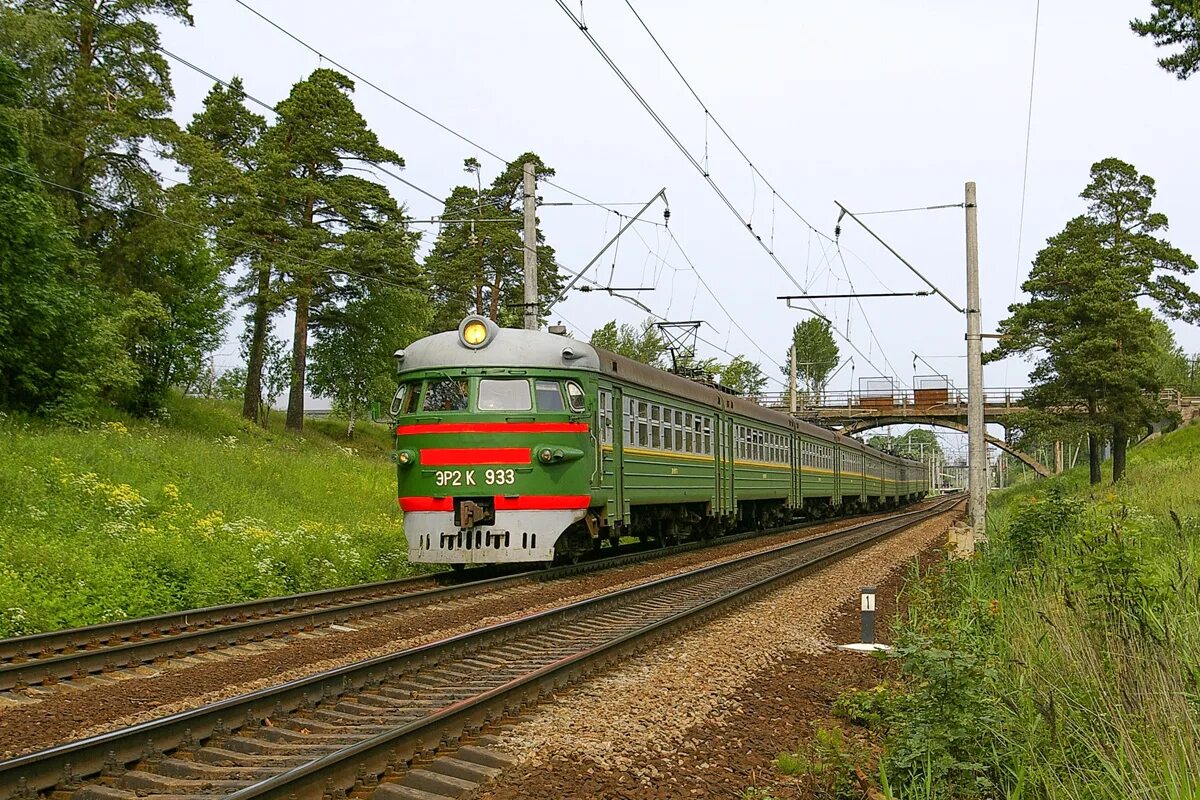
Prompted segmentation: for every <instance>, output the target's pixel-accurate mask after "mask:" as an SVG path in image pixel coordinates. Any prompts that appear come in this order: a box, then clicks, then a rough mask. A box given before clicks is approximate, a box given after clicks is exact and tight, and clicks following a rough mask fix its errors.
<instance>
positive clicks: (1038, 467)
mask: <svg viewBox="0 0 1200 800" xmlns="http://www.w3.org/2000/svg"><path fill="white" fill-rule="evenodd" d="M868 380H871V381H874V382H875V383H874V384H873V385H872V384H868V385H866V386H864V387H863V388H861V389H859V390H858V391H843V392H826V393H825V394H824V395H822V396H821V398H820V400H819V402H815V403H814V402H805V403H802V404H801V405H800V406H799V407H798V408H797V410H796V412H795V416H797V417H798V418H800V419H803V420H807V421H809V422H814V423H817V424H819V425H823V426H825V427H834V428H838V429H839V430H840V431H841V432H842V433H846V434H854V433H862V432H863V431H868V430H871V429H873V428H882V427H884V426H887V425H935V426H938V427H942V428H949V429H950V430H954V431H959V432H961V433H966V431H967V392H966V390H965V389H958V388H955V387H953V386H949V385H948V384H947V383H946V382H945V381H944V379H933V380H930V379H926V378H921V377H918V378H916V379H915V380H914V385H915V386H916V387H917V388H915V389H899V388H896V387H895V385H894V383H893V382H892V381H891V380H890V379H886V378H884V379H868ZM931 384H932V385H931ZM1025 392H1026V388H1024V387H1006V388H985V389H984V390H983V415H984V421H985V422H987V423H989V424H996V425H1000V426H1002V427H1003V428H1004V438H1003V439H1000V438H997V437H995V436H991V435H990V434H989V435H988V436H987V440H988V443H989V444H992V445H995V446H996V447H998V448H1000V449H1001V450H1003V451H1004V452H1006V453H1008V454H1010V455H1012V456H1013V457H1014V458H1017V459H1018V460H1020V461H1021V462H1022V463H1024V464H1025V465H1027V466H1028V467H1029V468H1030V469H1032V470H1034V472H1036V473H1037V474H1038V475H1041V476H1042V477H1046V476H1049V475H1051V474H1057V473H1059V472H1062V469H1063V463H1062V462H1063V459H1062V448H1061V446H1058V447H1056V448H1055V459H1054V460H1055V463H1054V464H1053V465H1052V467H1053V468H1051V467H1050V466H1047V465H1045V464H1042V463H1041V462H1040V461H1038V460H1037V459H1036V458H1034V457H1033V456H1031V455H1030V454H1028V453H1025V452H1022V451H1021V450H1018V449H1017V448H1016V447H1015V446H1013V444H1012V443H1011V442H1010V441H1009V434H1008V430H1009V428H1010V427H1011V424H1012V422H1013V421H1014V417H1015V415H1017V414H1020V413H1022V412H1025V411H1028V410H1029V407H1028V406H1026V405H1025V404H1024V403H1023V401H1022V398H1023V396H1024V394H1025ZM1161 399H1162V400H1163V402H1164V404H1165V405H1166V407H1167V409H1168V410H1169V411H1174V412H1177V413H1179V414H1180V416H1181V417H1183V421H1184V423H1185V424H1186V423H1188V422H1190V421H1191V420H1192V419H1194V418H1200V398H1189V397H1182V396H1181V395H1180V393H1179V392H1178V391H1176V390H1174V389H1167V390H1164V391H1163V393H1162V396H1161ZM759 403H761V404H762V405H766V406H770V407H772V408H778V409H780V410H785V409H787V408H788V407H789V397H788V395H787V394H786V393H782V392H781V393H776V394H770V395H763V396H761V397H759Z"/></svg>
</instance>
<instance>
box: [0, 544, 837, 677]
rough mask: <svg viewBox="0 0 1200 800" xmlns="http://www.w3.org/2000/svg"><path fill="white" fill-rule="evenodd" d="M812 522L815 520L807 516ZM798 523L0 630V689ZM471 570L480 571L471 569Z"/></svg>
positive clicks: (220, 646)
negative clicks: (34, 630)
mask: <svg viewBox="0 0 1200 800" xmlns="http://www.w3.org/2000/svg"><path fill="white" fill-rule="evenodd" d="M814 524H821V523H809V525H814ZM798 527H800V528H803V527H808V525H803V526H796V525H788V526H784V527H780V528H774V529H771V530H767V531H751V532H747V533H742V534H736V535H733V536H725V537H721V538H720V539H717V540H713V541H711V542H688V543H685V544H680V545H674V546H671V547H666V548H654V549H632V550H631V551H630V552H625V553H620V554H618V555H615V556H611V557H608V558H603V559H598V560H594V561H585V562H581V563H579V564H572V565H565V566H559V567H552V568H550V569H538V570H531V571H523V572H515V573H513V572H510V573H508V574H497V570H492V569H488V568H479V569H476V570H467V571H465V572H457V573H456V572H438V573H431V574H429V575H420V576H415V577H411V578H401V579H398V580H393V581H383V582H380V583H373V584H361V585H358V586H349V587H345V588H338V589H326V590H322V591H316V592H308V593H305V594H298V595H289V596H286V597H274V598H268V599H264V600H253V601H250V602H246V603H235V604H230V605H223V606H214V607H211V608H202V609H193V610H190V611H180V612H174V613H170V614H162V615H158V616H153V617H143V618H139V619H132V620H122V621H118V622H110V623H105V624H101V625H94V626H89V627H86V628H74V629H71V630H64V631H53V632H50V633H42V634H34V635H31V636H21V637H16V638H12V639H3V640H0V692H4V691H11V690H20V689H24V688H27V687H29V686H38V685H41V686H49V685H53V684H56V683H58V682H60V681H69V680H75V679H79V678H82V677H86V676H89V675H95V674H102V673H106V672H113V671H115V670H119V669H132V668H136V667H141V666H143V665H146V664H153V663H156V662H162V661H165V660H168V659H177V658H183V657H187V656H190V655H193V654H196V653H203V652H209V651H213V650H219V649H223V648H227V647H233V646H237V645H243V644H247V643H249V642H261V641H265V640H268V639H277V638H279V637H283V636H288V635H291V634H295V633H299V632H302V631H312V630H315V629H317V628H321V627H326V626H329V625H337V624H342V623H347V622H350V621H352V620H355V619H362V618H369V617H373V616H377V615H380V614H387V613H392V612H396V611H400V610H405V609H411V608H418V607H420V606H423V605H428V604H432V603H441V602H445V601H447V600H451V599H454V598H457V597H461V596H464V595H467V594H474V593H478V592H486V591H495V590H499V589H504V588H507V587H509V586H514V585H517V584H520V583H525V582H529V581H534V580H542V581H545V580H554V579H557V578H563V577H570V576H573V575H577V574H580V573H583V572H590V571H596V570H602V569H610V568H613V567H619V566H624V565H627V564H633V563H636V562H639V561H645V560H649V559H653V558H660V557H665V556H670V555H674V554H677V553H682V552H687V551H690V550H696V549H699V548H702V547H706V546H713V545H721V544H730V543H733V542H737V541H740V540H743V539H747V538H752V537H756V536H763V535H769V534H771V533H778V532H781V531H787V530H794V529H797V528H798ZM473 573H474V574H473ZM479 574H482V575H484V576H487V577H483V578H480V577H479Z"/></svg>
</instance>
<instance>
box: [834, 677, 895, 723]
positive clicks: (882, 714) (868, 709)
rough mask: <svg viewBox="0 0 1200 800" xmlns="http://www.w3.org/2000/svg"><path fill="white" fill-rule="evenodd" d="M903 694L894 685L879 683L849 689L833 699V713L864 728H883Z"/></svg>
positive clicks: (892, 716)
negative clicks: (873, 685) (865, 688)
mask: <svg viewBox="0 0 1200 800" xmlns="http://www.w3.org/2000/svg"><path fill="white" fill-rule="evenodd" d="M902 700H903V696H902V695H901V693H900V692H899V691H898V690H897V689H896V688H894V687H891V686H887V685H884V684H880V685H879V686H876V687H875V688H873V689H867V690H862V689H851V690H850V691H847V692H842V693H841V694H839V695H838V696H837V699H836V700H834V701H833V713H834V715H835V716H839V717H841V718H842V719H845V720H847V721H849V722H853V723H854V724H855V725H862V726H863V727H864V728H872V729H874V730H884V729H886V728H887V726H888V725H889V724H890V722H891V720H892V719H893V718H894V717H895V715H896V711H897V709H898V706H899V704H900V703H901V702H902Z"/></svg>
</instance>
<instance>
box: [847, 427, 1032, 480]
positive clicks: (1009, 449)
mask: <svg viewBox="0 0 1200 800" xmlns="http://www.w3.org/2000/svg"><path fill="white" fill-rule="evenodd" d="M887 425H936V426H938V427H939V428H949V429H950V430H954V431H958V432H959V433H966V432H967V426H966V424H965V423H962V422H959V421H957V420H955V419H947V418H945V417H924V418H919V417H912V416H904V417H865V418H862V419H856V420H850V421H848V422H847V423H846V424H845V425H843V426H842V428H841V433H844V434H847V435H849V434H852V433H862V432H863V431H869V430H873V429H874V428H882V427H884V426H887ZM987 442H988V444H993V445H995V446H996V447H999V448H1000V449H1001V450H1003V451H1004V452H1006V453H1008V454H1009V455H1011V456H1012V457H1013V458H1016V459H1018V460H1019V461H1021V463H1023V464H1025V465H1026V466H1027V467H1029V468H1030V469H1032V470H1033V471H1034V472H1036V473H1037V474H1038V475H1039V476H1040V477H1043V478H1048V477H1050V475H1051V471H1050V470H1049V469H1048V468H1047V467H1046V466H1045V465H1044V464H1042V463H1041V462H1040V461H1038V460H1037V459H1036V458H1034V457H1033V456H1031V455H1029V454H1028V453H1022V452H1021V451H1020V450H1018V449H1016V448H1015V447H1013V446H1012V445H1011V444H1009V443H1008V442H1006V441H1004V440H1003V439H997V438H996V437H995V436H992V435H990V434H988V435H987Z"/></svg>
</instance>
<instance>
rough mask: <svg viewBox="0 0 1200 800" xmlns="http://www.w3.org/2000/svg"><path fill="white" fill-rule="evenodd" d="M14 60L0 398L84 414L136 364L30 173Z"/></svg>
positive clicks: (3, 230)
mask: <svg viewBox="0 0 1200 800" xmlns="http://www.w3.org/2000/svg"><path fill="white" fill-rule="evenodd" d="M22 93H23V89H22V85H21V81H20V77H19V73H18V67H17V65H16V64H15V63H14V62H13V61H11V60H10V59H8V58H6V57H4V56H0V208H3V209H4V223H3V224H2V225H0V343H2V344H0V406H7V407H19V408H24V409H28V410H32V411H45V410H52V409H55V408H57V409H58V410H59V411H60V412H61V413H63V414H65V415H66V416H68V417H69V418H72V419H82V418H84V417H85V416H87V415H88V414H89V413H90V412H92V411H93V410H94V407H95V404H96V403H97V402H98V401H99V400H101V399H102V398H103V397H104V396H106V395H111V394H113V393H116V392H121V391H125V390H128V389H129V388H130V387H131V386H132V385H133V384H134V381H135V380H136V368H135V366H134V364H133V363H132V362H131V360H130V359H129V357H128V355H127V354H126V353H125V351H124V350H123V349H122V348H121V347H120V344H121V341H120V332H119V330H118V324H117V321H115V320H113V319H111V318H109V317H107V316H105V315H101V313H100V308H101V298H100V297H99V296H98V293H97V291H96V288H95V280H96V269H95V265H94V263H93V262H91V261H90V260H89V258H88V255H87V253H84V252H80V251H79V249H78V248H77V247H76V246H75V245H74V243H73V241H72V230H71V228H70V226H68V225H66V224H64V223H62V222H61V221H60V220H59V219H58V216H57V213H56V212H55V209H54V207H53V205H52V204H51V202H50V201H49V200H48V199H47V197H46V196H45V194H44V191H43V185H42V184H41V183H40V182H39V181H38V180H37V179H36V177H35V176H34V172H33V169H34V167H33V165H32V164H30V163H29V161H28V160H27V159H26V157H25V148H24V146H23V144H22V141H21V138H20V137H19V136H18V135H17V126H16V125H15V124H14V119H15V117H16V114H17V109H18V107H19V106H20V104H21V102H22Z"/></svg>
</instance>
